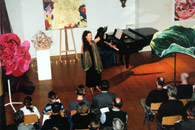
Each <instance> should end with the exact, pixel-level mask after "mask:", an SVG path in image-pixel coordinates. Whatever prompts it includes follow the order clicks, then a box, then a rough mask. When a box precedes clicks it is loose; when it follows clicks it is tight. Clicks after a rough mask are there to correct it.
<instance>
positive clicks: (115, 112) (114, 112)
mask: <svg viewBox="0 0 195 130" xmlns="http://www.w3.org/2000/svg"><path fill="white" fill-rule="evenodd" d="M122 105H123V103H122V99H120V98H119V97H116V98H115V99H114V100H113V108H112V109H110V111H109V112H106V113H102V115H101V117H100V121H101V123H102V124H103V126H104V127H113V121H114V119H120V120H121V121H122V122H123V123H124V125H125V127H126V124H127V120H128V115H127V113H126V112H123V111H121V110H120V108H121V107H122Z"/></svg>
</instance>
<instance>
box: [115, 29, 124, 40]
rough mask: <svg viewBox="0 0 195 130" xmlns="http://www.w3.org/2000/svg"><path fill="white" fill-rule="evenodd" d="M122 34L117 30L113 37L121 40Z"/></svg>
mask: <svg viewBox="0 0 195 130" xmlns="http://www.w3.org/2000/svg"><path fill="white" fill-rule="evenodd" d="M122 34H123V31H122V30H121V29H120V28H117V30H116V34H115V37H116V38H117V39H121V36H122Z"/></svg>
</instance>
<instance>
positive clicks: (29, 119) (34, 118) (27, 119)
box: [24, 114, 38, 124]
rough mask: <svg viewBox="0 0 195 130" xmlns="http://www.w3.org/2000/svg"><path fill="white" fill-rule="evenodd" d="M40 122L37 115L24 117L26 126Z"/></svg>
mask: <svg viewBox="0 0 195 130" xmlns="http://www.w3.org/2000/svg"><path fill="white" fill-rule="evenodd" d="M36 122H38V116H37V115H36V114H32V115H24V124H33V123H36Z"/></svg>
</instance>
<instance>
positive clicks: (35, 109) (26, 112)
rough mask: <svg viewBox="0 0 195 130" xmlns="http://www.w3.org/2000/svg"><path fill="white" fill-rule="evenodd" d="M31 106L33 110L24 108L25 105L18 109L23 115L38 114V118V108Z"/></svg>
mask: <svg viewBox="0 0 195 130" xmlns="http://www.w3.org/2000/svg"><path fill="white" fill-rule="evenodd" d="M31 107H32V108H33V111H34V112H31V111H30V110H29V109H27V108H26V106H24V107H22V108H20V110H22V111H23V112H24V115H32V114H36V115H37V116H38V119H40V113H39V111H38V109H37V108H36V107H35V106H33V105H31Z"/></svg>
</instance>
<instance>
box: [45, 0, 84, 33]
mask: <svg viewBox="0 0 195 130" xmlns="http://www.w3.org/2000/svg"><path fill="white" fill-rule="evenodd" d="M43 7H44V17H45V28H46V30H55V29H64V28H77V27H86V26H87V17H86V6H85V0H43Z"/></svg>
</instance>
